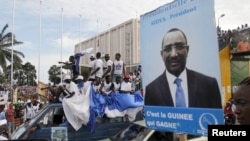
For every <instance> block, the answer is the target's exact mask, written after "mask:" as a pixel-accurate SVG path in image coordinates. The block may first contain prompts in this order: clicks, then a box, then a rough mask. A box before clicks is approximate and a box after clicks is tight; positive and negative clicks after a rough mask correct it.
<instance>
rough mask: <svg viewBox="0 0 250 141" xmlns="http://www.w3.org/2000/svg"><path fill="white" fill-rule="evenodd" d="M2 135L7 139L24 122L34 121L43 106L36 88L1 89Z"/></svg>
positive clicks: (6, 87)
mask: <svg viewBox="0 0 250 141" xmlns="http://www.w3.org/2000/svg"><path fill="white" fill-rule="evenodd" d="M0 97H1V98H2V99H1V101H0V134H1V135H2V136H3V138H0V140H1V139H4V137H6V138H7V139H8V138H9V137H10V135H11V134H12V133H13V131H14V130H15V129H16V128H17V127H18V126H19V125H20V124H22V123H23V122H27V121H29V120H30V119H32V118H33V117H34V116H35V115H36V114H37V113H38V112H39V110H41V108H42V106H43V104H44V103H43V102H40V100H39V97H38V96H37V94H36V87H34V86H17V85H13V87H12V88H11V87H10V86H8V85H1V87H0Z"/></svg>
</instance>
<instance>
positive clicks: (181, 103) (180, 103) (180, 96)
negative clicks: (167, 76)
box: [174, 78, 186, 107]
mask: <svg viewBox="0 0 250 141" xmlns="http://www.w3.org/2000/svg"><path fill="white" fill-rule="evenodd" d="M174 83H175V84H176V85H177V89H176V93H175V104H176V107H186V104H185V103H186V102H185V96H184V91H183V88H182V87H181V79H180V78H176V79H175V81H174Z"/></svg>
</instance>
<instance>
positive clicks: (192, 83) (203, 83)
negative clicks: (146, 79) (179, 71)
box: [145, 69, 222, 108]
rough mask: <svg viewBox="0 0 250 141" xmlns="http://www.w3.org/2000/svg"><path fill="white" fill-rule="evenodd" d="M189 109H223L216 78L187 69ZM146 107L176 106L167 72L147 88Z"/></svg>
mask: <svg viewBox="0 0 250 141" xmlns="http://www.w3.org/2000/svg"><path fill="white" fill-rule="evenodd" d="M187 85H188V99H189V107H193V108H222V101H221V94H220V90H219V86H218V82H217V80H216V79H215V78H212V77H210V76H206V75H204V74H201V73H198V72H195V71H193V70H189V69H187ZM145 105H151V106H170V107H171V106H174V102H173V99H172V96H171V92H170V89H169V85H168V81H167V78H166V72H165V71H164V73H163V74H162V75H160V76H159V77H158V78H156V79H155V80H154V81H152V82H151V83H150V84H148V85H147V86H146V91H145Z"/></svg>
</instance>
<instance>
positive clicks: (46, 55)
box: [0, 0, 250, 83]
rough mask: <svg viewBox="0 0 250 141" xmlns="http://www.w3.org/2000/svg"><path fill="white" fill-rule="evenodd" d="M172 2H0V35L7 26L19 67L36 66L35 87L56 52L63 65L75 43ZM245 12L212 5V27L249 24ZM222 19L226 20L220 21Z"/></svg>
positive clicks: (243, 5) (243, 2) (235, 2)
mask: <svg viewBox="0 0 250 141" xmlns="http://www.w3.org/2000/svg"><path fill="white" fill-rule="evenodd" d="M40 1H41V2H42V4H40ZM171 1H172V0H15V1H14V0H0V30H2V28H3V27H4V26H5V25H6V24H8V25H9V27H8V29H7V32H12V29H14V33H15V36H16V39H17V40H18V41H22V42H24V44H22V45H18V46H14V49H16V50H19V51H21V52H23V53H24V54H25V58H24V59H23V60H24V63H26V62H30V63H32V64H33V65H35V66H36V69H38V62H40V81H42V82H44V83H47V82H48V70H49V68H50V67H51V66H52V65H58V63H57V62H58V61H60V60H61V49H62V61H67V60H68V58H69V56H70V55H72V54H73V53H74V46H75V44H77V43H78V42H79V40H85V39H88V38H91V37H93V36H95V35H96V34H98V33H100V32H103V31H105V30H107V29H108V28H110V27H113V26H116V25H118V24H120V23H123V22H125V21H127V20H130V19H132V18H140V15H142V14H144V13H147V12H149V11H152V10H154V9H156V8H157V7H159V6H161V5H164V4H166V3H168V2H171ZM14 2H15V6H14V14H13V5H14V4H13V3H14ZM249 6H250V4H249V0H215V24H216V25H217V24H218V19H219V25H220V27H221V28H222V29H224V30H228V29H234V28H237V27H238V26H241V25H242V24H246V23H247V24H250V18H249V13H250V8H249ZM221 14H225V16H224V17H222V18H219V17H220V15H221ZM13 15H14V16H13ZM40 15H41V22H40ZM13 17H14V18H13ZM13 19H14V22H13ZM62 21H63V22H62ZM13 23H14V24H13ZM40 23H41V32H40ZM13 25H14V26H13ZM12 27H14V28H12ZM80 27H82V28H81V29H80ZM7 32H6V33H7ZM40 33H41V36H40ZM40 37H41V40H40ZM61 39H62V44H61ZM40 41H41V44H40ZM39 46H40V47H39ZM39 48H40V49H39ZM39 54H40V61H39Z"/></svg>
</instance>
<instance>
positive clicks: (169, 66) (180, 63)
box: [144, 28, 222, 108]
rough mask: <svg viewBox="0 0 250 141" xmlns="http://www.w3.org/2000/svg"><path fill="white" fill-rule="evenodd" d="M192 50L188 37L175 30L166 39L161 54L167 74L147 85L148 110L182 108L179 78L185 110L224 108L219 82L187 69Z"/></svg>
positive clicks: (146, 99) (163, 41) (165, 36)
mask: <svg viewBox="0 0 250 141" xmlns="http://www.w3.org/2000/svg"><path fill="white" fill-rule="evenodd" d="M191 48H192V47H191V46H189V45H188V41H187V37H186V35H185V33H184V32H183V31H182V30H180V29H178V28H172V29H170V30H169V31H168V32H167V33H166V34H165V35H164V37H163V39H162V47H161V51H160V54H161V58H162V60H163V62H164V64H165V70H164V72H163V73H162V74H161V75H160V76H158V77H157V78H156V79H154V80H153V81H151V82H150V83H149V84H148V85H146V88H145V103H144V104H145V106H169V107H178V106H177V105H178V104H177V103H178V100H179V98H178V97H179V96H177V95H176V89H177V87H178V86H177V83H176V78H178V79H179V80H180V82H181V83H180V85H181V89H182V94H183V95H182V96H181V98H182V100H183V101H182V102H181V105H182V107H186V108H222V101H221V94H220V89H219V85H218V82H217V80H216V78H215V77H211V76H208V75H205V74H203V73H200V72H197V71H194V70H191V69H189V68H187V67H186V62H187V58H188V53H189V50H190V49H191ZM197 59H199V58H197ZM194 63H195V62H194ZM204 63H206V62H204ZM176 101H177V102H176Z"/></svg>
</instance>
